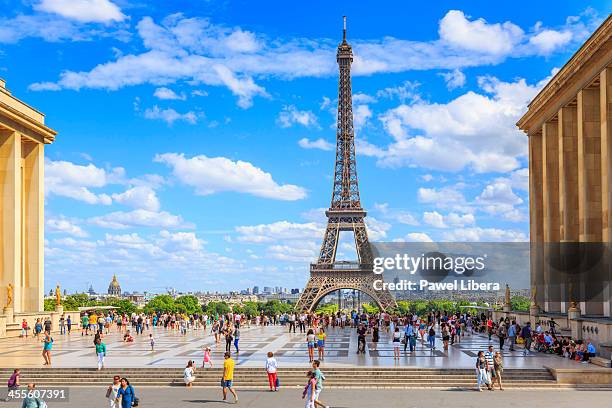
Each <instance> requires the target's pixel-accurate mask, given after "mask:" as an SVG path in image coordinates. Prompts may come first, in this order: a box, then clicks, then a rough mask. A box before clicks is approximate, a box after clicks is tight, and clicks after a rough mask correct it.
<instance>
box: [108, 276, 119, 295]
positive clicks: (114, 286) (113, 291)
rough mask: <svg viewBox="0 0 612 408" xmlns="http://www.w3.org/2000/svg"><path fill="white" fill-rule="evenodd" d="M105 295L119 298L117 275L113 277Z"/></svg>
mask: <svg viewBox="0 0 612 408" xmlns="http://www.w3.org/2000/svg"><path fill="white" fill-rule="evenodd" d="M107 293H108V294H109V295H110V296H117V297H120V296H121V286H120V285H119V282H118V281H117V275H113V280H112V281H111V283H110V284H109V285H108V292H107Z"/></svg>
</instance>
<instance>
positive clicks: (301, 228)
mask: <svg viewBox="0 0 612 408" xmlns="http://www.w3.org/2000/svg"><path fill="white" fill-rule="evenodd" d="M324 231H325V229H324V227H323V226H322V225H320V224H317V223H314V222H307V223H292V222H289V221H277V222H274V223H271V224H259V225H245V226H238V227H236V232H238V233H239V234H240V235H239V237H238V240H239V241H242V242H252V243H264V242H276V241H281V240H284V241H286V240H300V241H303V240H308V239H321V238H322V237H323V233H324Z"/></svg>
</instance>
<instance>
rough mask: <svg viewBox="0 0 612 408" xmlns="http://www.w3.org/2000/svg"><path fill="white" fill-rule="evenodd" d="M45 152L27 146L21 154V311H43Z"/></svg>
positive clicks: (37, 144) (39, 145) (40, 148)
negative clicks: (22, 220)
mask: <svg viewBox="0 0 612 408" xmlns="http://www.w3.org/2000/svg"><path fill="white" fill-rule="evenodd" d="M44 148H45V145H44V144H41V143H27V144H24V145H23V147H22V152H23V158H24V160H23V198H24V203H23V211H24V215H23V217H24V222H23V226H24V228H23V234H24V236H23V242H24V246H23V249H24V253H23V259H24V263H25V268H24V271H23V276H24V282H23V287H24V288H23V291H24V292H23V310H24V311H27V312H38V311H42V310H43V309H44V293H43V292H44V284H45V282H44V265H43V259H44V256H43V251H44V244H45V243H44V220H45V216H44V206H45V196H44V187H43V186H44V167H45V162H44Z"/></svg>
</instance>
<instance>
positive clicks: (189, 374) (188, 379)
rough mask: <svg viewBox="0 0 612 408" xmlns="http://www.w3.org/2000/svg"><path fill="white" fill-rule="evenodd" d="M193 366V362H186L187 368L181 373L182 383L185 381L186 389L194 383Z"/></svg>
mask: <svg viewBox="0 0 612 408" xmlns="http://www.w3.org/2000/svg"><path fill="white" fill-rule="evenodd" d="M195 379H196V378H195V364H194V363H193V360H189V361H188V362H187V367H185V370H184V371H183V381H185V386H186V387H191V386H192V385H193V382H194V381H195Z"/></svg>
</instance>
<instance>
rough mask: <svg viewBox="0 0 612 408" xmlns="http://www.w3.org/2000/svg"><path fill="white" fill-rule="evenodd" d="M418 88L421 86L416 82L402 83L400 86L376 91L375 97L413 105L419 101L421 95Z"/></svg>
mask: <svg viewBox="0 0 612 408" xmlns="http://www.w3.org/2000/svg"><path fill="white" fill-rule="evenodd" d="M419 86H421V84H419V83H418V82H412V81H404V82H403V83H402V84H401V85H398V86H395V87H388V88H384V89H381V90H379V91H377V92H376V96H377V97H379V98H388V99H394V98H397V99H399V101H400V102H401V103H404V102H406V101H408V102H410V103H414V102H418V101H419V100H421V95H420V94H419V92H418V88H419Z"/></svg>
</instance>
